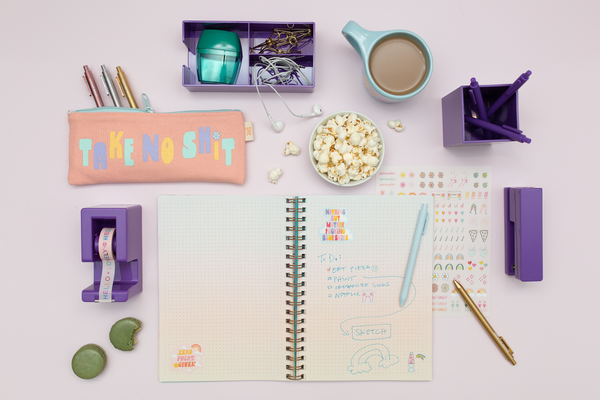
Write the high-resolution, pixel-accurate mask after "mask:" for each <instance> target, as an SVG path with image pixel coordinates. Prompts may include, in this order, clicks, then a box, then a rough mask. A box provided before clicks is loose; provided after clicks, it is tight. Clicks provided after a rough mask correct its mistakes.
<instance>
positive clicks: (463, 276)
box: [376, 166, 492, 316]
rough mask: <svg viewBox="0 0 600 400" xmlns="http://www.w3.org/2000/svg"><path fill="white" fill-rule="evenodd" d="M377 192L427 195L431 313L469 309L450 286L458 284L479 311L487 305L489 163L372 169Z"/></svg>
mask: <svg viewBox="0 0 600 400" xmlns="http://www.w3.org/2000/svg"><path fill="white" fill-rule="evenodd" d="M376 191H377V195H379V196H433V198H434V210H433V211H432V213H431V214H430V217H429V218H431V219H432V220H433V229H434V234H433V235H434V242H433V245H434V251H433V254H434V257H433V260H432V284H433V315H436V316H464V315H470V314H471V310H470V309H469V307H468V306H467V305H466V303H465V302H464V301H463V300H462V299H461V297H460V295H459V294H458V293H457V292H456V290H455V289H454V285H453V284H452V280H453V279H456V280H458V281H459V282H461V283H462V284H463V286H464V287H465V290H466V291H467V293H469V295H470V296H471V297H472V298H473V301H474V302H475V304H477V306H478V307H479V309H480V310H481V312H482V313H483V314H484V315H486V316H490V305H491V283H490V282H491V275H492V274H491V271H492V266H491V259H492V256H491V251H490V250H491V242H492V237H491V236H492V229H491V220H492V218H491V197H492V196H491V193H492V170H491V168H490V167H385V166H382V167H381V169H380V170H379V173H378V174H377V183H376Z"/></svg>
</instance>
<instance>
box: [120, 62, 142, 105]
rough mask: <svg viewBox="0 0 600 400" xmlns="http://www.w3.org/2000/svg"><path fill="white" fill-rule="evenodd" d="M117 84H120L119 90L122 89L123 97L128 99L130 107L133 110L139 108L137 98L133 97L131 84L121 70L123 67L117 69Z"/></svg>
mask: <svg viewBox="0 0 600 400" xmlns="http://www.w3.org/2000/svg"><path fill="white" fill-rule="evenodd" d="M116 79H117V83H118V84H119V89H121V94H122V95H123V97H127V101H128V102H129V106H130V107H131V108H139V107H138V105H137V103H136V102H135V98H134V97H133V93H132V92H131V89H130V88H129V83H128V82H127V78H126V77H125V73H124V72H123V70H122V69H121V67H117V78H116Z"/></svg>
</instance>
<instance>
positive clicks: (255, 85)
mask: <svg viewBox="0 0 600 400" xmlns="http://www.w3.org/2000/svg"><path fill="white" fill-rule="evenodd" d="M261 58H264V57H261ZM265 60H266V59H265ZM267 62H268V60H267ZM269 64H270V65H271V66H272V68H273V69H275V72H277V69H276V68H275V66H273V65H272V64H271V63H270V62H269ZM265 71H266V69H263V70H262V72H261V73H260V75H258V76H256V78H255V79H254V87H255V88H256V93H258V98H259V99H260V102H261V103H262V105H263V108H264V109H265V112H266V113H267V115H268V116H269V117H271V114H269V111H268V110H267V106H266V105H265V102H264V101H263V98H262V96H261V94H260V90H258V80H259V78H260V77H261V76H262V74H263V72H265ZM254 74H255V75H256V74H257V73H256V72H254ZM278 75H281V74H277V75H276V76H278ZM302 76H304V75H302ZM263 85H265V86H268V87H270V88H271V89H272V90H273V91H274V92H275V94H277V96H279V98H280V99H281V101H283V104H285V107H286V108H287V109H288V111H289V112H290V113H291V114H292V115H293V116H295V117H298V118H304V117H303V116H300V115H298V114H296V113H294V112H293V111H292V110H291V109H290V107H289V106H288V105H287V103H286V102H285V100H284V99H283V97H281V95H280V94H279V92H278V91H277V90H275V88H274V87H273V86H272V85H271V84H269V83H266V82H263ZM271 118H272V117H271Z"/></svg>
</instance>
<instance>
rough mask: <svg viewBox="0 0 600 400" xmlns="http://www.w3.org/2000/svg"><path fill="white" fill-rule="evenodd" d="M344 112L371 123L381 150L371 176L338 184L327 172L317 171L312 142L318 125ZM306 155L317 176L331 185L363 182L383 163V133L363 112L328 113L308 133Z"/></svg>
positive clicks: (354, 184) (352, 184) (373, 174)
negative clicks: (378, 139) (377, 135)
mask: <svg viewBox="0 0 600 400" xmlns="http://www.w3.org/2000/svg"><path fill="white" fill-rule="evenodd" d="M346 114H356V116H357V117H359V118H360V119H361V120H363V121H369V122H370V123H371V125H373V126H374V127H375V130H376V131H377V133H379V138H380V142H379V143H380V144H381V146H382V147H381V150H380V151H379V163H378V164H377V167H375V171H373V173H372V174H371V176H369V177H367V178H365V179H361V180H359V181H354V180H351V181H350V182H348V183H346V184H344V185H340V184H339V183H338V182H336V181H332V180H331V179H329V177H328V176H327V174H322V173H321V172H319V169H318V167H317V160H315V157H314V156H313V152H314V149H313V142H314V141H315V138H316V137H317V128H318V127H319V126H320V125H327V121H329V120H330V119H332V118H335V117H336V116H338V115H346ZM308 149H309V151H308V156H309V157H310V161H311V163H312V166H313V168H314V169H315V172H316V173H317V174H319V176H320V177H321V178H323V179H325V180H326V181H327V182H329V183H331V184H333V185H337V186H356V185H360V184H361V183H365V182H366V181H368V180H369V179H371V178H372V177H373V176H375V174H377V171H379V168H380V167H381V164H382V163H383V155H384V151H385V145H384V143H383V135H382V134H381V130H380V129H379V127H378V126H377V125H376V124H375V122H373V120H372V119H371V118H369V117H367V116H366V115H364V114H361V113H358V112H356V111H340V112H336V113H333V114H329V115H328V116H326V117H325V118H323V119H322V120H321V121H319V123H318V124H317V125H316V126H315V129H313V132H312V134H311V135H310V141H309V142H308Z"/></svg>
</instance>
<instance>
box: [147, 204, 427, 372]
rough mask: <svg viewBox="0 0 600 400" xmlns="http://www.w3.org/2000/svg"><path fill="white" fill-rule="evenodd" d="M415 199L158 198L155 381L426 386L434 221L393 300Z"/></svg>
mask: <svg viewBox="0 0 600 400" xmlns="http://www.w3.org/2000/svg"><path fill="white" fill-rule="evenodd" d="M423 203H427V204H428V208H429V210H432V209H433V201H432V197H431V196H406V197H405V198H403V199H401V200H399V199H398V198H392V197H375V196H304V197H284V196H160V197H159V199H158V259H159V309H160V311H159V320H160V322H159V324H160V327H159V329H160V330H159V378H160V380H161V381H165V382H169V381H171V382H172V381H223V380H288V379H289V380H314V381H319V380H331V381H334V380H338V381H341V380H430V379H431V374H432V369H431V366H432V340H431V339H432V324H431V322H432V321H431V320H432V310H431V295H432V293H431V290H432V285H431V273H432V269H431V268H432V267H431V265H432V263H431V261H432V257H433V254H432V245H433V236H432V229H431V226H428V227H427V229H426V233H425V235H423V237H422V240H421V246H420V249H419V253H418V257H417V264H416V266H415V272H414V275H413V278H412V285H411V289H410V292H409V297H408V300H407V302H406V304H405V305H404V307H400V302H399V295H400V288H401V286H402V281H403V275H404V272H405V269H406V264H407V260H408V255H409V252H410V247H411V243H412V239H413V236H414V233H415V227H416V223H417V217H418V213H419V210H420V208H421V205H422V204H423ZM428 224H429V225H431V222H429V223H428Z"/></svg>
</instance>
